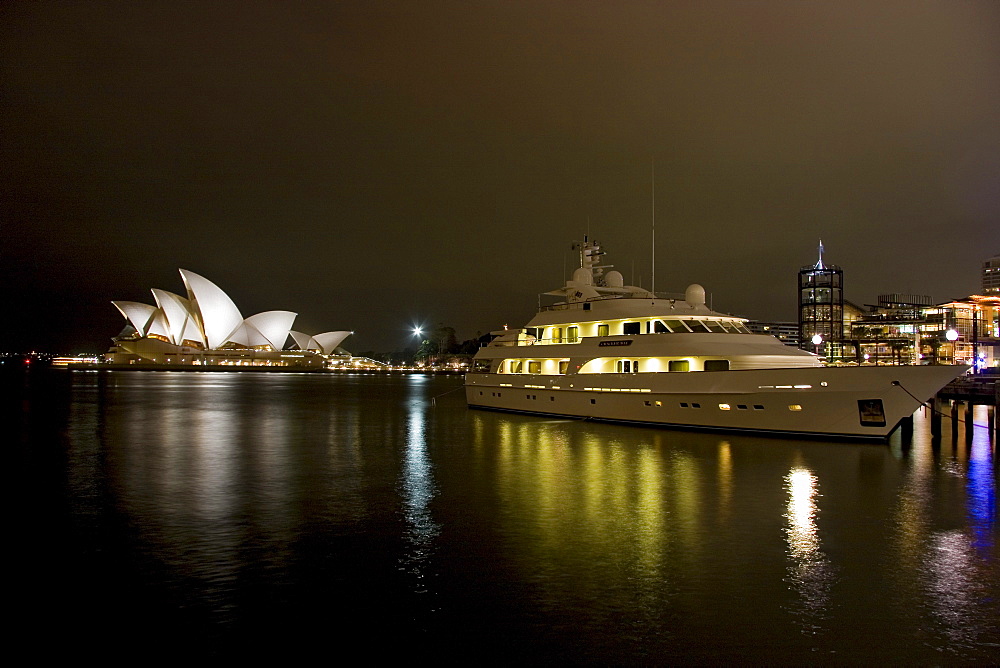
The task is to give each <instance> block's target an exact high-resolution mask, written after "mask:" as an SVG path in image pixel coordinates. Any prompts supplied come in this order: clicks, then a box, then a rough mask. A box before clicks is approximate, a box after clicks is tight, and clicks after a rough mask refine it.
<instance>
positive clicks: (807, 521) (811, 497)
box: [785, 468, 819, 560]
mask: <svg viewBox="0 0 1000 668" xmlns="http://www.w3.org/2000/svg"><path fill="white" fill-rule="evenodd" d="M785 484H786V485H787V488H788V512H787V513H786V515H785V518H786V519H787V520H788V528H787V529H786V530H785V533H786V534H787V536H788V547H789V549H790V550H791V553H792V557H793V558H795V559H800V560H801V559H809V558H812V557H813V556H815V554H816V552H817V551H818V550H819V536H818V535H817V533H816V501H815V496H816V494H817V492H816V476H814V475H813V474H812V473H810V472H809V471H808V470H807V469H804V468H794V469H792V470H791V472H790V473H789V474H788V475H787V476H785Z"/></svg>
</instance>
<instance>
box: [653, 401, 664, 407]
mask: <svg viewBox="0 0 1000 668" xmlns="http://www.w3.org/2000/svg"><path fill="white" fill-rule="evenodd" d="M653 403H655V404H656V405H657V406H662V405H663V402H662V401H654V402H653Z"/></svg>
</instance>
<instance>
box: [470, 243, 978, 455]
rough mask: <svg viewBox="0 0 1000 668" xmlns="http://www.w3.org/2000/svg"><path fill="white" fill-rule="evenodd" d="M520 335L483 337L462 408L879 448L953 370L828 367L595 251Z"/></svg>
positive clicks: (693, 289)
mask: <svg viewBox="0 0 1000 668" xmlns="http://www.w3.org/2000/svg"><path fill="white" fill-rule="evenodd" d="M577 247H578V249H579V252H580V267H579V268H578V269H577V270H576V271H575V272H574V273H573V277H572V279H570V280H568V281H567V282H566V285H565V286H563V287H562V288H560V289H558V290H554V291H552V292H549V293H546V294H548V295H552V296H555V297H560V298H562V299H561V301H558V302H557V303H555V304H552V305H550V306H546V307H543V308H542V309H541V310H539V312H538V314H537V315H535V317H534V318H532V319H531V321H529V322H528V324H527V325H526V326H525V327H524V328H521V329H511V330H503V331H500V332H494V334H495V338H494V339H493V340H492V341H491V342H490V343H489V344H488V345H487V346H484V347H483V348H481V349H480V350H479V352H478V353H477V354H476V355H475V357H474V359H473V361H472V367H471V369H470V371H469V373H468V374H467V375H466V380H465V386H466V399H467V401H468V404H469V406H470V407H473V408H485V409H494V410H508V411H518V412H526V413H540V414H546V415H562V416H574V417H583V418H592V419H599V420H612V421H625V422H636V423H648V424H652V425H661V426H675V427H687V428H706V429H721V430H731V431H744V430H746V431H759V432H772V433H785V434H809V435H824V436H835V437H851V438H875V439H884V438H885V437H887V436H888V435H889V433H890V432H891V431H892V430H893V429H894V428H895V427H896V425H897V424H898V423H899V421H900V420H901V419H902V418H904V417H906V416H908V415H911V414H912V413H913V411H915V410H916V409H917V407H918V406H919V405H920V402H921V401H923V400H926V399H929V398H931V397H932V396H933V395H934V394H935V393H936V392H937V391H938V390H939V389H940V388H941V387H943V386H944V385H945V384H947V383H948V381H950V380H951V379H953V378H955V377H956V376H958V375H960V374H962V373H964V372H965V371H966V370H967V369H968V367H964V366H878V367H857V366H853V367H828V366H825V365H824V364H823V362H822V360H821V359H820V358H819V357H817V356H816V355H814V354H812V353H809V352H806V351H803V350H799V349H797V348H791V347H789V346H786V345H784V344H783V343H781V342H780V341H779V340H778V339H776V338H774V337H773V336H770V335H767V334H754V333H752V332H751V331H750V330H749V329H748V328H747V326H746V320H745V319H744V318H739V317H736V316H732V315H726V314H723V313H717V312H715V311H713V310H712V309H710V308H709V307H708V306H707V305H706V303H705V290H704V288H702V287H701V286H700V285H691V286H689V287H688V288H687V290H686V292H685V293H684V295H683V298H681V296H679V295H678V296H676V297H673V298H670V297H662V296H657V295H655V294H653V293H652V292H649V291H647V290H644V289H642V288H639V287H636V286H630V285H624V281H623V278H622V275H621V274H620V273H619V272H617V271H605V270H606V269H609V268H610V266H609V265H605V264H602V258H603V251H602V250H601V247H600V245H599V244H598V243H597V242H596V241H590V240H586V241H584V242H583V243H580V244H578V245H577Z"/></svg>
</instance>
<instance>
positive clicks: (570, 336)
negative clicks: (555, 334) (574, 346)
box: [566, 327, 580, 343]
mask: <svg viewBox="0 0 1000 668" xmlns="http://www.w3.org/2000/svg"><path fill="white" fill-rule="evenodd" d="M579 340H580V328H579V327H570V328H568V329H567V330H566V343H576V342H578V341H579Z"/></svg>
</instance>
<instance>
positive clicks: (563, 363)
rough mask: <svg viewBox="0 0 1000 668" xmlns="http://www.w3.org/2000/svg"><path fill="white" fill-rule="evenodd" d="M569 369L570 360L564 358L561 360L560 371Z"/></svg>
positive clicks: (564, 371) (563, 371)
mask: <svg viewBox="0 0 1000 668" xmlns="http://www.w3.org/2000/svg"><path fill="white" fill-rule="evenodd" d="M567 371H569V360H562V361H561V362H559V373H566V372H567Z"/></svg>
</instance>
